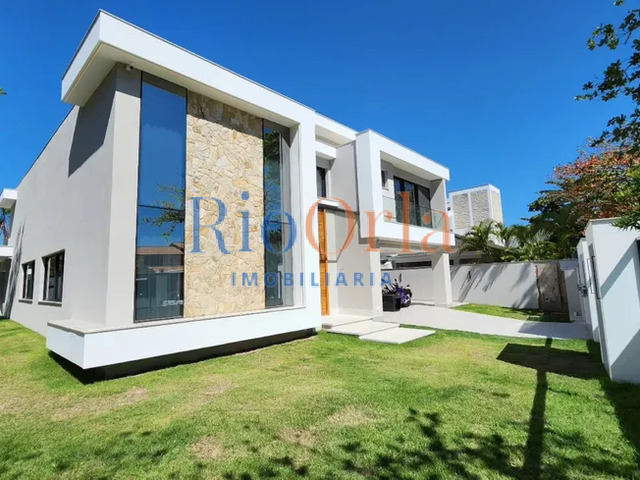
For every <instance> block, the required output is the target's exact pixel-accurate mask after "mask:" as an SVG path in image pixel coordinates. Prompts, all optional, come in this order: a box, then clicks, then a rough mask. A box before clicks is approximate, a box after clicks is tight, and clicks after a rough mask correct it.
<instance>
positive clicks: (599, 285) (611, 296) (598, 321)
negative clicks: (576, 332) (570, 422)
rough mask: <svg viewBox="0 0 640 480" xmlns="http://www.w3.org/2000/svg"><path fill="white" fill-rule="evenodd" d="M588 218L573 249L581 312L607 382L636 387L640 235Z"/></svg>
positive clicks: (639, 363) (639, 369)
mask: <svg viewBox="0 0 640 480" xmlns="http://www.w3.org/2000/svg"><path fill="white" fill-rule="evenodd" d="M614 220H615V219H598V220H591V221H590V222H589V223H588V224H587V228H586V231H585V238H583V239H582V240H580V242H579V243H578V246H577V253H578V262H579V269H580V283H581V285H582V310H583V312H584V315H585V319H586V321H587V323H588V324H589V326H590V329H591V333H592V338H593V339H594V340H595V341H597V342H599V343H600V351H601V354H602V361H603V363H604V366H605V368H606V370H607V372H608V373H609V376H610V377H611V379H612V380H615V381H618V382H631V383H640V360H639V359H640V231H638V230H621V229H619V228H617V227H615V226H614V225H613V222H614Z"/></svg>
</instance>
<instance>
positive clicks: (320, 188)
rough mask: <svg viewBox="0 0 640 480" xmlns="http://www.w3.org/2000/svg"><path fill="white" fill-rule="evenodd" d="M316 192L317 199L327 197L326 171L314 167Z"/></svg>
mask: <svg viewBox="0 0 640 480" xmlns="http://www.w3.org/2000/svg"><path fill="white" fill-rule="evenodd" d="M316 191H317V192H318V198H324V197H326V196H327V170H326V169H325V168H322V167H316Z"/></svg>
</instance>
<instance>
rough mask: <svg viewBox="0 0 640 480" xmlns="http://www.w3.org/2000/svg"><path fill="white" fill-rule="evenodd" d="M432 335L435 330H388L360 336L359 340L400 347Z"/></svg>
mask: <svg viewBox="0 0 640 480" xmlns="http://www.w3.org/2000/svg"><path fill="white" fill-rule="evenodd" d="M434 333H436V332H435V330H421V329H417V328H392V329H390V330H382V331H380V332H375V333H370V334H368V335H362V336H361V337H360V340H367V341H369V342H379V343H391V344H393V345H400V344H402V343H407V342H411V341H412V340H417V339H418V338H423V337H428V336H429V335H433V334H434Z"/></svg>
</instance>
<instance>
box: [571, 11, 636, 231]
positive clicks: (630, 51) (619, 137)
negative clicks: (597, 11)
mask: <svg viewBox="0 0 640 480" xmlns="http://www.w3.org/2000/svg"><path fill="white" fill-rule="evenodd" d="M622 4H624V0H616V1H615V3H614V5H616V6H620V5H622ZM639 29H640V8H634V9H631V10H629V11H628V12H627V14H626V15H625V17H624V19H623V20H622V22H621V23H620V24H619V25H618V26H617V27H616V26H615V25H613V24H611V23H609V24H606V25H600V26H598V27H597V28H596V29H595V30H594V31H593V33H592V34H591V37H590V38H589V40H588V41H587V46H588V47H589V49H590V50H595V49H596V48H602V47H606V48H609V49H610V50H618V48H620V49H621V50H625V51H624V52H623V54H622V55H623V58H624V59H623V60H620V59H618V60H616V61H614V62H612V63H610V64H609V66H608V67H607V68H606V69H605V71H604V76H603V78H601V79H600V80H598V81H596V82H593V81H591V82H587V83H586V84H584V86H583V92H584V93H583V95H579V96H578V97H576V99H577V100H595V99H600V100H602V101H605V102H608V101H610V100H613V99H615V98H618V97H626V98H628V99H629V100H631V102H632V103H633V105H634V106H633V108H632V111H631V112H628V113H621V114H620V115H617V116H615V117H613V118H612V119H610V120H609V121H608V122H607V128H606V129H605V130H604V132H603V133H602V135H601V136H600V137H599V138H598V139H596V140H595V142H594V143H593V145H594V146H596V145H602V144H604V143H606V142H613V143H615V144H618V145H619V146H620V147H621V150H620V151H621V152H624V153H625V154H627V155H629V156H631V157H635V158H638V157H640V38H638V33H639V32H640V30H639ZM638 170H640V167H638V166H637V165H635V166H634V167H633V172H631V174H630V175H629V176H628V179H630V180H631V181H629V182H627V183H626V184H625V185H624V187H623V188H622V189H620V190H619V192H618V193H617V201H618V202H620V203H628V202H631V203H632V204H634V208H630V209H627V210H626V211H623V212H621V213H620V216H621V219H620V220H619V221H618V222H616V225H618V226H620V227H623V228H640V205H638V203H637V201H635V200H636V199H637V198H638V197H640V171H638Z"/></svg>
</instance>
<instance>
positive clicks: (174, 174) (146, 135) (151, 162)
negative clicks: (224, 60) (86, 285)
mask: <svg viewBox="0 0 640 480" xmlns="http://www.w3.org/2000/svg"><path fill="white" fill-rule="evenodd" d="M141 102H142V106H141V118H140V167H139V174H138V233H137V238H136V293H135V295H136V302H135V320H136V321H146V320H158V319H163V318H174V317H181V316H182V315H183V311H184V203H185V168H186V128H187V125H186V122H187V114H186V92H185V91H184V89H182V88H180V87H177V86H175V85H173V84H171V83H168V82H165V81H163V80H161V79H158V78H156V77H153V76H151V75H146V74H145V75H144V77H143V82H142V100H141Z"/></svg>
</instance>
